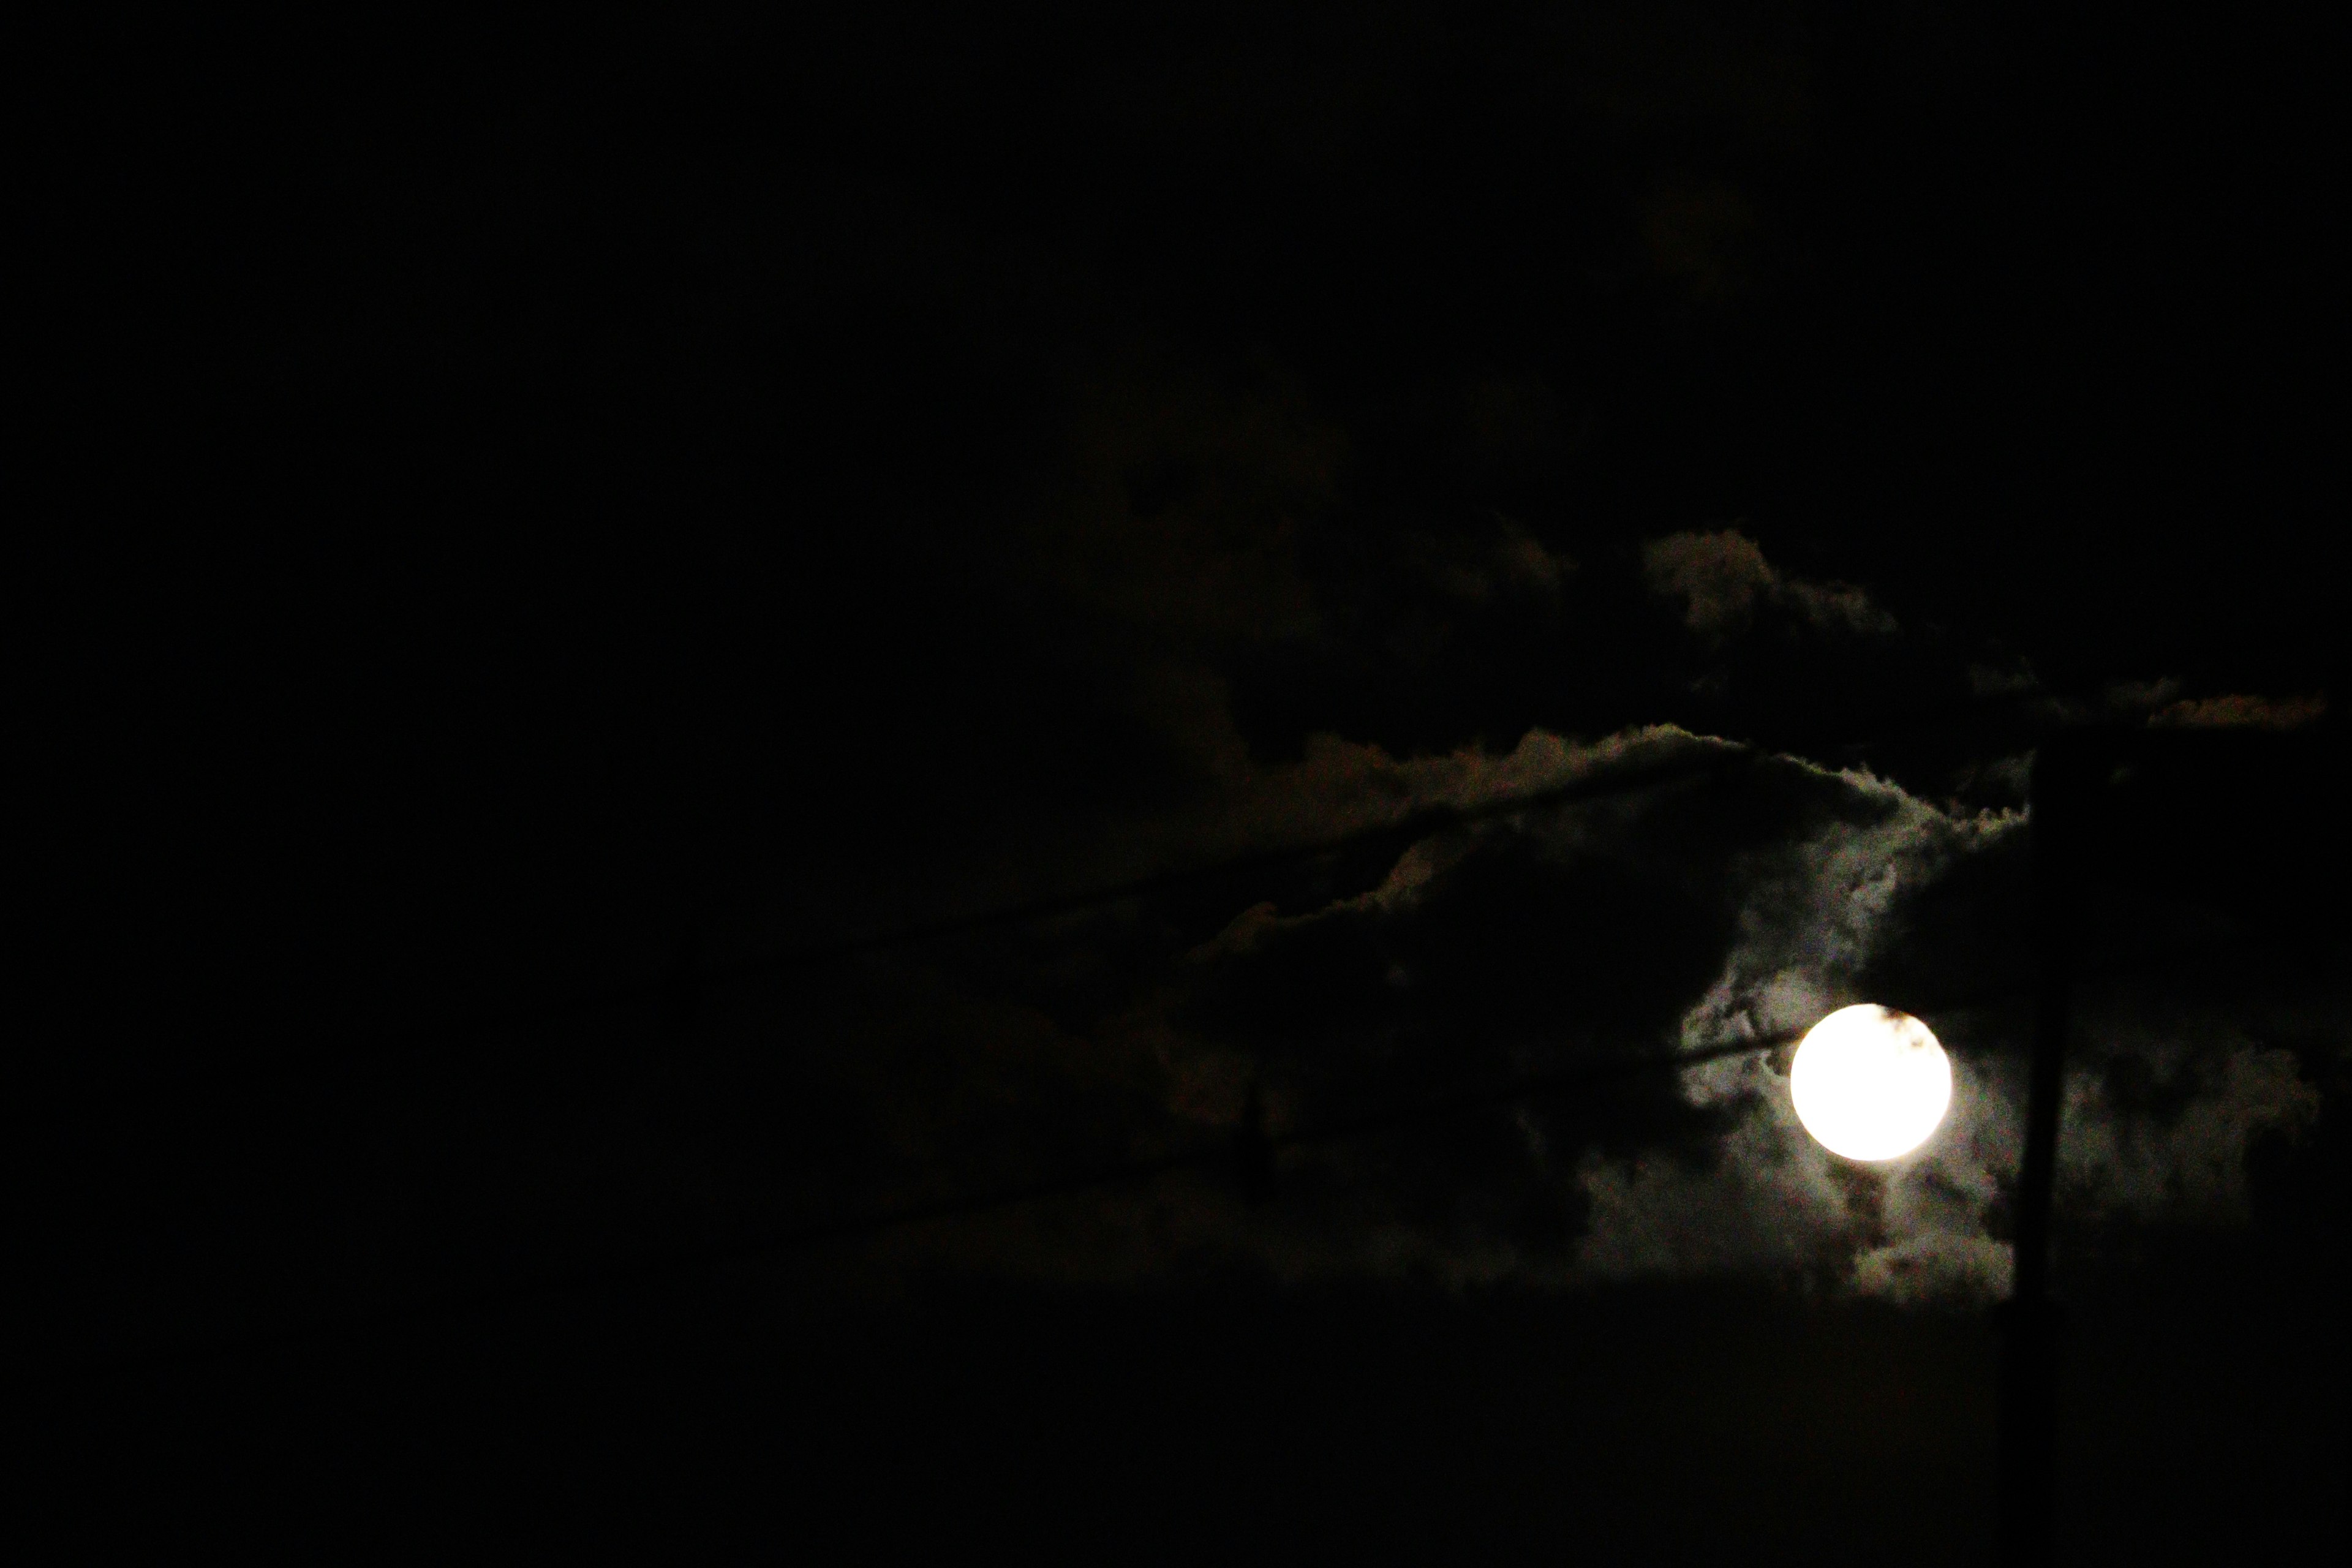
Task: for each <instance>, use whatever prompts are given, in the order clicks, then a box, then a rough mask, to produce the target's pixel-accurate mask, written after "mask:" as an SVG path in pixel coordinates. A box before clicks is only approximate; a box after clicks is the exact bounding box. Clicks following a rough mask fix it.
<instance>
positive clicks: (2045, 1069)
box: [2000, 734, 2105, 1568]
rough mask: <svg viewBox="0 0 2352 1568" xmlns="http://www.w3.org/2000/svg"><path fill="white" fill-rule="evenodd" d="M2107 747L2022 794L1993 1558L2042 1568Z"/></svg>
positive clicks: (2067, 763) (2093, 746)
mask: <svg viewBox="0 0 2352 1568" xmlns="http://www.w3.org/2000/svg"><path fill="white" fill-rule="evenodd" d="M2104 755H2105V748H2104V747H2102V746H2100V745H2099V744H2098V743H2097V742H2096V740H2095V738H2094V737H2092V736H2088V735H2082V734H2074V735H2059V736H2053V737H2052V738H2051V739H2050V740H2049V741H2048V742H2045V743H2044V744H2043V745H2042V747H2041V749H2040V750H2039V751H2038V752H2036V753H2035V755H2034V760H2033V773H2032V782H2031V784H2029V786H2028V794H2027V800H2028V804H2029V811H2030V814H2031V817H2032V825H2033V915H2032V919H2033V938H2034V944H2035V949H2036V964H2037V968H2038V971H2039V973H2037V975H2036V977H2035V987H2034V989H2035V994H2034V1008H2033V1058H2032V1067H2031V1068H2030V1069H2029V1074H2028V1078H2027V1082H2026V1097H2025V1153H2024V1159H2023V1161H2022V1162H2021V1165H2020V1168H2019V1170H2018V1176H2017V1199H2016V1205H2017V1206H2016V1211H2015V1225H2016V1228H2015V1232H2014V1237H2013V1241H2012V1247H2013V1249H2014V1251H2013V1268H2012V1279H2013V1283H2012V1285H2011V1291H2010V1299H2009V1300H2008V1301H2007V1302H2006V1303H2005V1304H2004V1306H2003V1307H2002V1309H2001V1326H2002V1329H2003V1331H2004V1332H2003V1338H2002V1343H2001V1347H2000V1354H2001V1362H2000V1561H2001V1562H2002V1563H2007V1564H2016V1565H2019V1568H2028V1565H2030V1568H2042V1565H2044V1564H2047V1563H2050V1562H2051V1560H2052V1552H2053V1544H2054V1535H2055V1528H2056V1524H2057V1509H2056V1484H2055V1483H2056V1458H2057V1453H2056V1449H2057V1415H2058V1399H2057V1383H2058V1376H2057V1374H2058V1321H2057V1319H2058V1310H2057V1304H2056V1303H2055V1302H2054V1301H2053V1300H2051V1296H2050V1208H2051V1194H2052V1188H2053V1185H2054V1184H2055V1181H2056V1176H2057V1167H2058V1113H2059V1110H2060V1102H2061V1100H2062V1099H2063V1092H2064V1088H2065V1057H2066V1027H2067V1013H2068V1004H2069V1002H2070V1001H2071V995H2070V992H2071V989H2072V983H2073V971H2074V948H2075V942H2076V940H2077V937H2078V934H2079V933H2078V931H2077V921H2076V913H2077V910H2076V900H2077V896H2078V893H2079V890H2080V877H2079V872H2080V865H2079V859H2080V851H2081V847H2082V832H2081V828H2082V823H2081V817H2082V815H2083V813H2084V809H2085V808H2086V806H2087V805H2089V802H2090V800H2091V798H2092V796H2093V795H2094V794H2095V791H2096V790H2097V788H2098V786H2099V784H2100V783H2102V782H2103V781H2102V780H2101V779H2100V778H2099V777H2098V770H2099V768H2100V766H2101V764H2102V760H2103V758H2104Z"/></svg>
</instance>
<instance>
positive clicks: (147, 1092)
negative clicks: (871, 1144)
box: [100, 691, 2051, 1107]
mask: <svg viewBox="0 0 2352 1568" xmlns="http://www.w3.org/2000/svg"><path fill="white" fill-rule="evenodd" d="M2049 700H2051V699H2050V698H2049V696H2048V694H2046V693H2042V692H2039V691H2012V692H2000V693H1992V694H1990V695H1983V696H1974V697H1969V698H1966V699H1958V700H1949V701H1945V702H1939V703H1933V704H1926V705H1921V706H1916V707H1912V708H1908V709H1905V710H1897V711H1895V712H1892V713H1884V714H1881V715H1878V716H1877V717H1876V718H1874V720H1872V721H1869V723H1868V724H1867V725H1847V726H1841V727H1839V728H1837V729H1835V730H1828V729H1824V730H1818V731H1811V732H1810V733H1805V732H1800V733H1788V734H1782V735H1780V736H1777V737H1772V738H1769V739H1754V738H1751V739H1746V740H1740V739H1728V738H1725V737H1721V736H1708V735H1698V734H1695V733H1692V732H1690V731H1683V733H1684V734H1685V735H1687V736H1688V737H1689V739H1690V740H1691V741H1693V742H1697V743H1698V744H1699V745H1700V746H1702V747H1703V748H1705V749H1704V750H1703V751H1702V752H1700V753H1699V754H1697V755H1693V754H1691V753H1689V752H1687V751H1685V752H1682V753H1680V754H1678V755H1676V756H1674V757H1671V758H1668V759H1665V760H1664V761H1661V762H1658V763H1652V764H1650V765H1648V766H1638V767H1633V768H1629V769H1624V770H1612V771H1608V772H1604V773H1599V774H1597V775H1596V774H1587V775H1585V776H1582V777H1580V778H1575V779H1570V780H1568V781H1565V782H1563V783H1561V784H1555V785H1551V786H1549V787H1547V788H1543V789H1538V790H1534V791H1530V792H1528V793H1525V794H1522V795H1509V796H1497V797H1495V798H1493V799H1489V800H1485V801H1479V802H1475V803H1472V804H1468V805H1429V806H1423V807H1421V808H1418V809H1414V810H1411V811H1408V812H1407V813H1405V814H1404V815H1402V816H1400V817H1398V818H1396V819H1394V820H1392V821H1389V822H1384V823H1378V824H1374V825H1371V826H1366V827H1362V828H1359V829H1356V830H1354V831H1351V832H1349V833H1344V834H1339V835H1336V836H1334V837H1329V838H1325V839H1318V840H1315V841H1313V842H1309V843H1306V844H1297V845H1288V846H1282V847H1276V848H1271V849H1265V850H1260V851H1256V852H1254V853H1251V854H1246V855H1243V856H1240V857H1237V858H1227V859H1224V860H1221V861H1216V862H1213V863H1209V864H1203V865H1194V866H1186V867H1178V868H1171V869H1168V870H1163V871H1159V872H1154V873H1152V874H1150V875H1149V876H1145V877H1141V878H1137V879H1131V880H1128V881H1123V882H1118V883H1113V884H1108V885H1105V886H1098V887H1094V888H1089V889H1081V890H1078V891H1075V892H1070V893H1064V894H1055V895H1051V896H1048V897H1045V898H1042V899H1037V900H1029V901H1026V902H1023V903H1019V904H1013V905H1009V906H1004V907H1000V908H997V909H992V910H979V911H974V912H971V913H966V914H960V915H950V916H943V917H940V918H938V919H935V920H929V921H917V922H914V923H911V924H908V925H903V926H895V927H889V928H886V929H884V930H881V931H870V932H866V933H861V934H859V935H856V936H850V937H841V938H834V939H828V940H824V941H818V942H801V943H796V944H789V945H777V946H771V945H768V944H765V943H761V942H752V943H749V944H746V945H745V946H743V947H742V948H740V949H739V950H738V951H737V952H734V953H732V954H730V955H728V956H726V957H723V958H720V959H717V960H713V961H703V960H701V959H699V958H698V956H697V955H696V954H694V953H692V952H689V953H688V955H687V958H686V962H684V963H679V964H674V965H673V966H672V967H671V968H670V969H669V970H668V971H667V972H665V973H661V974H657V975H653V976H638V977H635V978H632V979H629V980H625V981H620V982H616V983H614V984H607V985H601V986H596V987H593V988H591V989H590V990H589V991H587V992H585V993H582V994H574V995H572V996H569V997H562V998H552V999H548V1000H543V1001H541V1002H537V1003H533V1004H530V1005H525V1006H520V1007H514V1008H506V1009H499V1010H498V1011H495V1012H493V1013H490V1014H488V1015H486V1016H485V1015H477V1016H474V1017H473V1019H472V1020H471V1021H470V1022H459V1021H455V1020H453V1021H452V1023H451V1025H449V1026H445V1028H444V1029H443V1030H442V1031H440V1032H439V1038H438V1040H437V1042H436V1044H433V1045H429V1046H426V1047H423V1048H422V1049H420V1048H418V1047H415V1046H411V1047H407V1048H405V1049H404V1050H401V1051H398V1052H393V1051H371V1052H364V1053H355V1052H351V1051H344V1052H341V1053H339V1054H338V1055H336V1056H334V1057H331V1058H320V1057H309V1058H302V1059H299V1060H289V1059H288V1058H282V1057H276V1058H268V1059H266V1060H263V1061H258V1062H248V1063H247V1064H245V1065H241V1066H236V1067H228V1068H217V1069H214V1070H210V1071H206V1072H203V1073H201V1074H190V1075H184V1076H181V1077H176V1078H173V1079H166V1080H163V1081H162V1082H151V1083H147V1084H142V1085H141V1086H138V1087H136V1088H118V1089H113V1090H111V1091H110V1092H108V1093H106V1094H105V1095H103V1096H102V1097H100V1098H102V1099H103V1100H105V1101H106V1102H107V1104H109V1105H110V1106H115V1107H120V1106H122V1105H125V1104H135V1103H138V1102H140V1101H142V1100H145V1101H153V1100H163V1101H167V1102H168V1101H173V1100H183V1099H186V1098H190V1097H192V1096H195V1095H202V1094H205V1093H220V1092H226V1091H234V1090H235V1089H239V1088H246V1087H250V1086H252V1085H254V1084H257V1083H261V1082H292V1081H301V1080H317V1079H331V1078H340V1077H345V1076H349V1075H351V1074H353V1073H357V1072H363V1071H365V1070H368V1069H369V1068H372V1067H374V1066H378V1065H388V1064H390V1063H392V1062H394V1061H395V1060H396V1061H397V1062H398V1063H399V1064H400V1065H404V1066H415V1065H419V1058H431V1057H435V1056H441V1057H448V1056H452V1055H455V1054H456V1053H457V1052H458V1051H460V1050H463V1049H466V1048H467V1043H469V1042H476V1043H478V1042H479V1041H480V1040H482V1039H483V1038H484V1037H489V1036H495V1035H496V1034H498V1033H499V1032H500V1031H503V1030H509V1029H516V1028H527V1027H530V1026H533V1025H545V1024H549V1023H553V1022H556V1021H560V1020H561V1019H562V1018H565V1017H567V1016H583V1015H587V1014H590V1013H593V1012H596V1011H600V1010H603V1009H605V1008H609V1007H612V1006H614V1005H620V1004H623V1003H625V1001H627V1000H628V999H630V998H632V997H635V998H641V999H649V998H656V997H659V996H662V995H664V994H667V995H668V996H670V997H671V998H673V999H674V1000H675V1001H679V1002H683V1003H684V1004H685V1005H688V1006H690V1005H693V1004H694V1003H695V1002H696V1001H697V1000H698V998H699V997H700V996H701V995H702V994H703V993H704V992H705V991H707V990H708V989H709V987H710V986H712V985H716V984H738V983H740V982H743V981H745V980H748V979H751V978H752V977H754V976H756V975H760V974H762V973H777V972H782V971H788V970H793V969H799V968H806V967H812V966H816V965H821V964H825V963H843V962H846V961H849V960H852V959H856V958H859V957H862V956H866V955H868V954H872V953H877V952H886V951H889V950H892V949H897V948H904V947H911V946H917V945H920V944H923V943H927V942H940V941H945V940H950V939H952V938H955V937H958V936H967V935H973V934H977V933H980V932H982V931H992V930H999V929H1003V928H1007V927H1013V926H1018V925H1022V924H1026V923H1031V922H1035V921H1047V920H1052V919H1055V918H1058V917H1061V916H1065V915H1069V914H1074V913H1078V912H1082V911H1084V910H1090V909H1097V908H1102V907H1106V906H1108V905H1112V904H1116V903H1119V902H1123V901H1131V900H1139V899H1149V898H1152V897H1157V896H1163V895H1166V894H1168V893H1171V892H1176V891H1180V890H1182V889H1186V888H1191V887H1197V886H1200V885H1202V884H1207V883H1213V882H1215V881H1218V880H1221V879H1230V878H1239V877H1245V876H1248V875H1250V874H1252V873H1256V872H1264V871H1271V870H1276V869H1280V868H1286V867H1289V866H1295V865H1299V864H1302V863H1305V862H1308V861H1312V860H1316V859H1319V858H1327V857H1330V856H1335V855H1340V854H1345V853H1348V852H1350V851H1361V850H1364V849H1367V848H1370V847H1374V846H1377V845H1380V844H1382V843H1389V842H1393V843H1396V844H1399V845H1401V846H1402V845H1407V844H1410V843H1412V842H1414V841H1416V840H1419V839H1421V838H1423V837H1429V836H1431V835H1433V834H1437V833H1442V832H1445V831H1447V830H1449V829H1454V828H1459V827H1463V826H1471V825H1474V824H1476V823H1480V822H1485V821H1489V820H1492V819H1495V818H1497V817H1505V816H1512V815H1514V814H1517V813H1521V812H1528V811H1539V810H1545V809H1549V808H1555V807H1558V806H1562V805H1575V804H1580V803H1583V802H1588V801H1598V800H1604V799H1610V798H1614V797H1618V796H1622V795H1634V794H1640V793H1642V792H1643V791H1646V790H1652V789H1660V788H1664V787H1667V786H1669V785H1672V784H1680V783H1685V782H1691V781H1695V780H1699V779H1704V778H1707V777H1710V776H1726V775H1728V774H1730V773H1734V772H1737V771H1738V770H1739V769H1741V768H1744V767H1752V766H1756V765H1760V764H1762V763H1768V762H1769V761H1771V760H1773V759H1774V758H1776V757H1781V756H1801V753H1803V752H1808V751H1822V750H1827V751H1837V750H1846V749H1852V748H1853V747H1856V746H1861V745H1868V744H1873V743H1878V742H1884V741H1885V740H1887V739H1889V738H1891V737H1894V736H1896V735H1900V734H1904V733H1907V732H1912V731H1918V730H1921V729H1927V728H1933V727H1937V726H1939V725H1944V724H1948V723H1949V722H1951V721H1956V720H1964V719H1970V718H1981V717H1984V716H1987V715H1991V714H1997V713H2000V712H2002V711H2005V710H2009V709H2012V708H2017V707H2021V706H2024V705H2028V704H2031V703H2035V702H2046V701H2049ZM1864 729H1867V730H1868V731H1870V732H1869V733H1868V734H1867V735H1863V734H1861V733H1860V732H1859V731H1862V730H1864Z"/></svg>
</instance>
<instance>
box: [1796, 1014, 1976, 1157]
mask: <svg viewBox="0 0 2352 1568" xmlns="http://www.w3.org/2000/svg"><path fill="white" fill-rule="evenodd" d="M1789 1093H1790V1097H1791V1098H1792V1099H1794V1100H1796V1102H1797V1120H1798V1121H1801V1122H1803V1123H1804V1124H1805V1131H1808V1132H1810V1133H1811V1134H1812V1135H1813V1136H1814V1137H1815V1138H1816V1139H1818V1140H1819V1141H1820V1142H1821V1144H1822V1147H1823V1148H1825V1149H1827V1150H1829V1151H1830V1152H1832V1154H1843V1155H1844V1156H1845V1157H1846V1158H1847V1159H1849V1160H1892V1159H1895V1158H1897V1157H1899V1156H1901V1155H1904V1154H1908V1153H1909V1152H1911V1151H1912V1150H1914V1149H1916V1148H1917V1147H1918V1146H1919V1145H1920V1144H1922V1143H1924V1142H1927V1136H1928V1134H1929V1133H1932V1132H1933V1131H1936V1129H1937V1127H1938V1126H1939V1125H1941V1124H1942V1122H1943V1120H1944V1112H1945V1110H1947V1109H1948V1107H1949V1106H1950V1105H1951V1103H1952V1063H1951V1058H1948V1057H1947V1056H1945V1055H1944V1047H1942V1046H1940V1045H1938V1044H1937V1041H1936V1037H1935V1035H1934V1034H1933V1033H1931V1032H1930V1031H1929V1030H1928V1028H1927V1025H1925V1024H1923V1023H1921V1022H1920V1021H1919V1020H1918V1019H1916V1018H1915V1017H1913V1016H1911V1015H1910V1014H1908V1013H1898V1012H1896V1011H1895V1009H1893V1008H1892V1007H1881V1006H1879V1005H1876V1004H1875V1003H1869V1002H1864V1003H1861V1004H1858V1005H1854V1006H1852V1007H1841V1008H1839V1009H1838V1010H1837V1011H1836V1012H1834V1013H1832V1014H1831V1015H1830V1016H1828V1017H1826V1018H1823V1019H1822V1021H1821V1022H1820V1023H1818V1024H1815V1025H1814V1026H1812V1027H1811V1029H1809V1030H1807V1031H1806V1033H1805V1037H1804V1039H1803V1040H1801V1041H1800V1042H1799V1043H1798V1046H1797V1056H1796V1059H1795V1060H1794V1061H1793V1062H1791V1063H1790V1066H1789Z"/></svg>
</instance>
